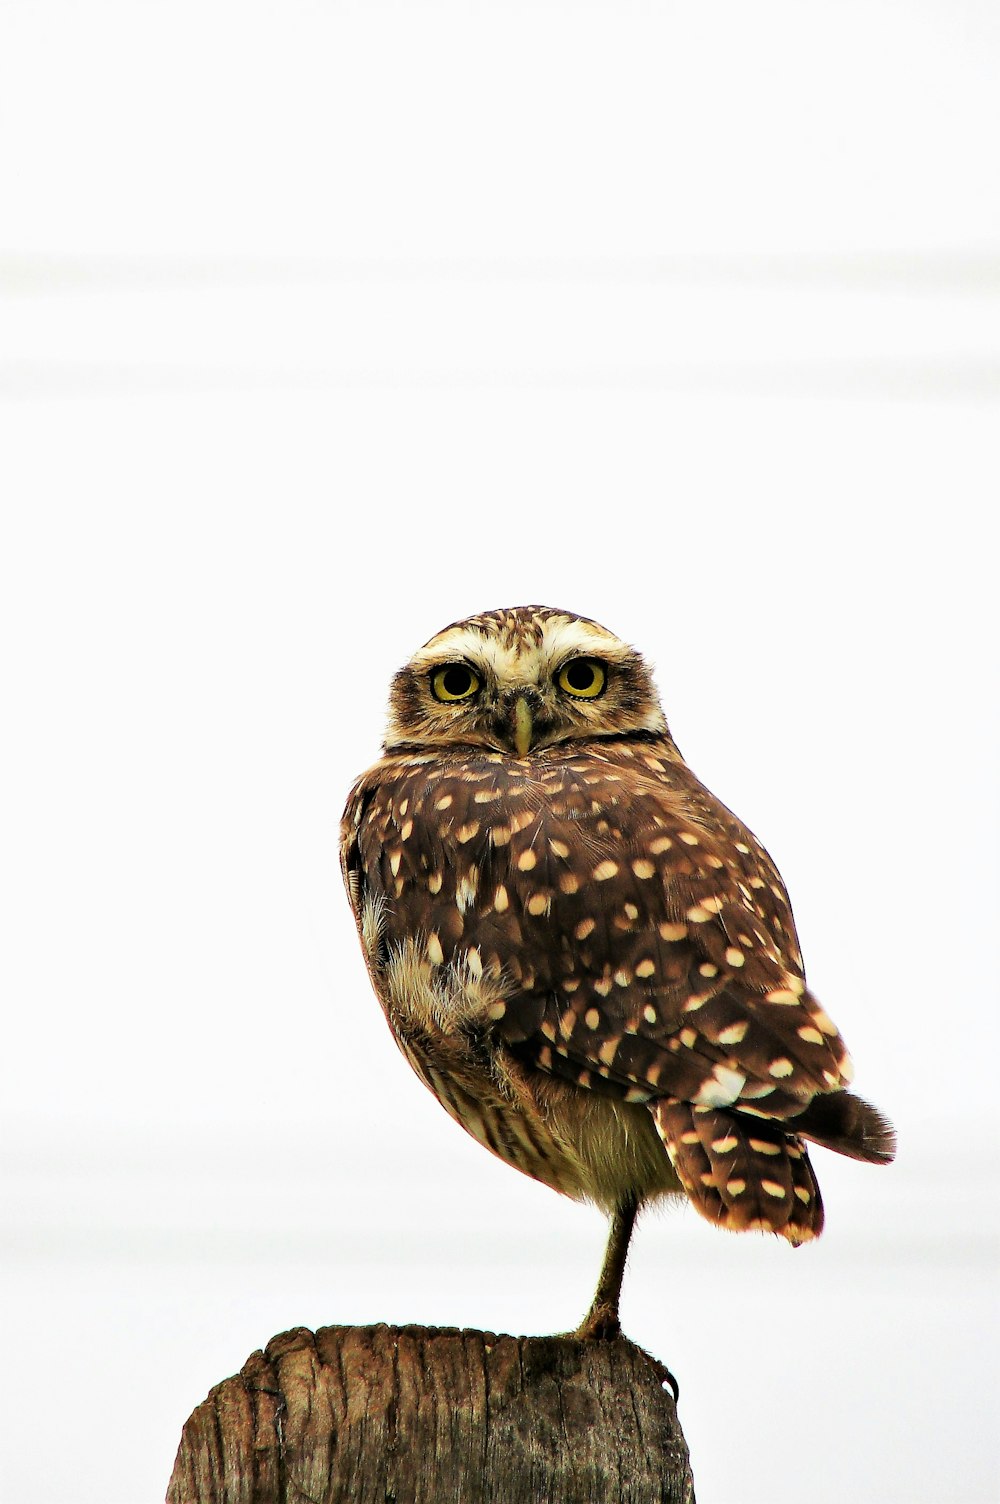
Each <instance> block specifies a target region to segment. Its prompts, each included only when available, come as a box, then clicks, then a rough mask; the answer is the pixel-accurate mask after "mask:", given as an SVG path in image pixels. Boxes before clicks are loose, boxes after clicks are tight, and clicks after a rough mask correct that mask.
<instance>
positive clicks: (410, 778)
mask: <svg viewBox="0 0 1000 1504" xmlns="http://www.w3.org/2000/svg"><path fill="white" fill-rule="evenodd" d="M341 854H342V864H343V872H344V878H345V881H346V884H347V889H348V893H349V896H350V901H351V905H352V908H353V911H354V916H355V919H356V921H357V926H358V930H359V933H360V936H361V941H362V945H363V949H364V953H365V958H366V962H367V965H368V970H369V973H370V975H371V979H372V983H373V986H374V989H375V992H376V993H377V995H378V998H379V1001H380V1002H381V1004H382V1007H383V1009H384V1012H385V1015H386V1018H387V1019H388V1022H389V1025H390V1028H391V1029H392V1032H393V1035H394V1037H395V1039H396V1042H397V1044H398V1045H399V1047H400V1048H401V1050H402V1051H403V1053H404V1055H405V1056H406V1058H407V1060H408V1061H409V1062H410V1065H411V1066H412V1067H413V1069H414V1070H415V1071H416V1073H417V1074H418V1076H420V1078H421V1079H422V1080H423V1081H424V1082H425V1084H426V1085H427V1086H428V1087H429V1088H430V1090H431V1091H432V1092H433V1093H434V1095H435V1096H436V1097H437V1098H438V1100H439V1101H440V1102H441V1104H442V1106H443V1107H444V1108H445V1109H446V1110H447V1111H448V1112H449V1113H450V1114H451V1116H452V1117H453V1118H455V1120H456V1121H457V1122H458V1123H460V1124H461V1125H462V1127H463V1128H465V1129H466V1130H467V1131H468V1132H469V1133H470V1134H472V1136H473V1137H474V1138H476V1139H477V1140H478V1141H479V1142H480V1143H481V1144H483V1145H484V1146H485V1147H486V1148H487V1149H490V1150H491V1151H492V1152H493V1153H494V1154H496V1155H498V1156H499V1157H500V1158H501V1159H503V1160H506V1162H507V1163H508V1164H511V1165H513V1166H514V1167H515V1168H516V1169H518V1170H521V1171H523V1172H524V1173H525V1174H527V1175H531V1176H533V1177H534V1178H535V1179H536V1180H540V1181H543V1182H544V1183H545V1184H546V1185H549V1186H551V1187H553V1189H555V1190H557V1191H561V1192H563V1193H565V1194H566V1195H568V1196H573V1197H577V1198H583V1199H587V1200H590V1201H593V1202H595V1203H597V1204H598V1205H599V1206H601V1207H602V1208H604V1210H605V1211H606V1212H608V1213H609V1215H610V1218H611V1231H610V1237H609V1243H608V1250H607V1253H606V1256H605V1263H604V1267H603V1269H602V1271H601V1277H600V1281H599V1283H598V1288H597V1292H596V1294H595V1297H594V1302H593V1304H592V1306H591V1309H590V1311H589V1313H588V1315H587V1317H586V1318H585V1319H584V1322H583V1324H582V1325H581V1327H580V1329H579V1334H580V1335H581V1336H591V1337H599V1336H609V1335H616V1334H617V1332H618V1330H619V1326H618V1299H619V1294H620V1289H621V1281H622V1275H623V1271H624V1266H625V1257H626V1253H627V1248H628V1243H629V1239H630V1236H631V1232H632V1226H633V1222H634V1219H635V1215H636V1211H637V1209H638V1208H639V1207H641V1206H642V1205H643V1204H645V1203H648V1202H651V1201H654V1200H656V1199H658V1198H660V1197H663V1196H676V1195H686V1196H687V1198H688V1199H689V1200H690V1201H691V1202H692V1203H693V1205H694V1206H695V1208H696V1209H697V1210H698V1211H699V1212H700V1213H701V1214H702V1216H704V1217H706V1218H708V1220H709V1221H711V1222H714V1223H715V1224H716V1225H717V1226H719V1227H723V1228H729V1229H732V1230H734V1231H740V1232H742V1231H750V1230H762V1231H766V1232H772V1233H777V1234H779V1235H780V1236H781V1237H783V1238H787V1239H788V1241H789V1242H790V1243H792V1244H800V1243H803V1242H805V1241H807V1240H809V1239H811V1238H815V1237H817V1236H818V1235H819V1233H820V1231H821V1230H822V1226H823V1203H822V1199H821V1197H820V1191H819V1186H818V1184H817V1182H816V1177H815V1175H814V1173H813V1168H812V1165H811V1163H810V1159H809V1151H808V1149H807V1147H806V1145H807V1143H810V1144H821V1145H823V1146H825V1147H826V1148H829V1149H834V1150H836V1151H837V1152H838V1153H841V1154H847V1155H850V1156H852V1157H853V1158H855V1159H861V1160H867V1161H869V1162H871V1163H876V1164H878V1163H886V1162H888V1161H889V1160H891V1159H892V1157H893V1154H894V1148H895V1145H894V1135H893V1131H892V1128H891V1127H890V1125H889V1124H888V1123H887V1121H886V1120H885V1119H884V1118H883V1117H882V1116H881V1115H880V1114H879V1113H878V1112H877V1111H876V1109H875V1108H873V1107H871V1106H870V1105H869V1104H868V1103H867V1102H865V1101H863V1100H862V1099H861V1098H860V1097H857V1096H855V1095H853V1094H852V1093H851V1092H849V1091H848V1090H847V1088H848V1086H849V1085H850V1082H851V1077H852V1068H851V1064H850V1060H849V1058H848V1055H847V1051H846V1049H845V1047H844V1043H843V1041H842V1039H841V1037H840V1034H839V1032H838V1030H837V1028H836V1025H835V1024H834V1023H833V1022H832V1021H831V1019H830V1017H829V1016H828V1014H827V1013H826V1012H825V1011H824V1010H823V1008H821V1007H820V1005H819V1003H818V1002H817V1000H816V999H815V998H814V997H813V995H812V993H811V992H810V991H809V990H808V988H807V986H806V980H805V971H804V969H803V964H802V956H801V954H800V951H799V946H798V941H797V939H796V934H795V926H794V923H793V921H792V913H791V909H790V907H789V902H788V897H787V895H786V893H785V888H784V885H783V883H782V881H781V877H780V875H779V873H778V871H777V868H776V867H775V865H774V863H773V862H772V861H771V859H770V857H769V856H768V854H767V852H766V851H765V850H764V848H763V847H762V846H761V845H760V843H759V842H758V841H757V839H756V838H755V837H754V836H753V835H752V834H751V832H750V831H749V830H747V828H746V827H745V826H744V825H742V824H741V823H740V821H739V820H738V819H737V818H736V816H735V815H733V814H732V813H731V812H730V811H729V810H728V809H727V808H726V807H725V805H723V804H721V803H720V802H719V800H718V799H716V798H715V797H714V795H712V794H711V793H709V791H708V790H707V789H706V788H705V787H704V785H703V784H701V783H699V781H698V779H697V778H696V777H695V776H694V774H693V773H692V772H691V770H690V769H689V768H688V766H687V764H686V763H685V762H684V760H683V758H682V757H681V755H680V753H679V751H678V750H677V747H676V745H675V744H674V741H673V738H672V737H671V735H670V732H669V730H668V727H667V722H666V720H665V718H664V715H663V711H662V709H661V707H660V703H659V699H658V697H657V694H656V691H655V688H654V685H653V682H652V678H651V674H650V671H649V669H648V667H647V666H646V664H645V663H644V661H643V659H642V658H641V656H640V655H639V654H638V653H637V652H636V651H635V650H634V649H632V648H630V647H629V646H627V645H626V644H625V643H624V642H622V641H621V640H620V639H619V638H617V637H615V636H614V635H613V634H612V633H611V632H609V631H607V630H606V629H605V628H604V627H602V626H599V625H598V624H597V622H594V621H591V620H589V619H587V618H586V617H580V616H574V615H573V614H571V613H569V612H566V611H559V610H553V609H550V608H548V607H542V606H525V607H517V608H513V609H509V610H498V611H489V612H486V613H484V614H483V615H481V616H474V617H470V618H469V619H468V620H466V621H461V622H457V623H455V624H454V625H452V626H450V627H446V628H445V629H444V630H443V631H442V632H439V633H438V634H437V635H436V636H435V637H432V638H431V640H430V641H429V642H428V643H427V644H426V645H425V646H424V647H422V648H421V649H420V650H419V651H418V652H417V653H416V654H415V655H414V657H413V658H412V659H411V660H410V662H409V663H408V664H407V665H406V666H405V667H404V668H402V669H400V671H399V672H398V673H397V674H396V676H395V678H394V680H393V683H392V688H391V696H390V704H389V719H388V731H387V735H386V740H385V748H384V754H383V756H382V757H381V758H380V760H379V761H378V762H377V763H376V764H375V765H374V767H372V768H370V769H369V770H368V772H366V773H364V774H363V775H362V777H361V778H359V779H358V781H357V783H356V784H355V786H354V788H353V790H352V791H351V795H350V798H349V800H348V803H347V808H346V810H345V813H344V820H343V828H342V847H341Z"/></svg>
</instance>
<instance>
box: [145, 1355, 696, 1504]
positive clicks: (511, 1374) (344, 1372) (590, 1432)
mask: <svg viewBox="0 0 1000 1504" xmlns="http://www.w3.org/2000/svg"><path fill="white" fill-rule="evenodd" d="M540 1500H544V1501H546V1504H602V1501H607V1504H654V1501H655V1504H694V1491H693V1486H692V1482H691V1469H690V1465H689V1463H688V1453H687V1446H686V1445H685V1442H684V1437H683V1434H682V1432H681V1429H680V1425H679V1423H678V1420H677V1412H676V1409H675V1406H674V1396H673V1392H672V1389H671V1387H670V1380H669V1375H668V1373H667V1370H666V1369H665V1368H663V1367H662V1366H661V1365H660V1364H659V1363H657V1362H656V1361H655V1359H653V1358H651V1357H650V1356H649V1354H648V1353H645V1352H643V1351H642V1349H641V1348H638V1347H635V1346H633V1344H632V1343H630V1342H626V1341H625V1340H624V1339H621V1340H618V1341H615V1342H581V1341H578V1340H577V1339H575V1338H573V1337H502V1336H501V1337H498V1336H494V1335H492V1334H491V1333H489V1332H477V1331H457V1330H453V1329H448V1328H435V1327H420V1326H405V1327H389V1326H373V1327H351V1326H329V1327H322V1328H321V1329H320V1330H319V1331H317V1332H316V1333H315V1335H314V1334H313V1333H312V1332H310V1331H307V1330H306V1329H305V1328H303V1327H299V1328H297V1329H296V1330H294V1331H291V1332H284V1333H282V1334H281V1335H280V1336H278V1337H274V1338H273V1339H272V1340H271V1341H270V1342H269V1343H268V1345H267V1347H266V1349H265V1350H264V1351H263V1352H256V1353H254V1354H253V1356H252V1357H251V1358H250V1359H249V1360H248V1361H247V1363H246V1364H245V1365H244V1367H243V1368H242V1369H241V1370H240V1372H239V1373H238V1374H237V1375H236V1376H235V1377H234V1378H231V1379H226V1380H225V1381H224V1383H222V1384H217V1385H216V1387H215V1388H214V1389H213V1390H212V1391H211V1392H210V1394H209V1396H208V1398H207V1399H206V1400H205V1401H204V1402H203V1403H202V1404H200V1405H199V1406H198V1408H197V1410H195V1412H194V1414H193V1415H192V1416H191V1418H190V1419H189V1420H188V1422H187V1424H186V1426H185V1427H184V1432H183V1435H182V1437H181V1444H180V1447H179V1449H178V1452H177V1460H176V1462H175V1464H174V1471H173V1475H172V1477H171V1480H170V1487H169V1490H168V1493H167V1504H341V1501H343V1504H347V1501H351V1504H450V1501H456V1504H539V1501H540Z"/></svg>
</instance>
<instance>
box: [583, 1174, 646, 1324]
mask: <svg viewBox="0 0 1000 1504" xmlns="http://www.w3.org/2000/svg"><path fill="white" fill-rule="evenodd" d="M638 1210H639V1203H638V1201H637V1200H636V1198H635V1196H626V1197H624V1198H623V1199H622V1200H621V1201H619V1203H618V1205H617V1206H616V1207H615V1210H614V1213H613V1215H612V1218H611V1230H610V1232H609V1233H608V1246H607V1249H606V1250H605V1254H604V1264H603V1266H602V1268H601V1277H600V1279H599V1280H598V1281H597V1289H596V1290H595V1291H594V1299H593V1301H592V1302H591V1306H590V1310H589V1311H588V1312H587V1314H586V1316H585V1317H584V1318H583V1321H582V1322H581V1323H580V1325H579V1326H578V1327H577V1329H576V1331H575V1332H574V1333H573V1336H574V1337H579V1338H581V1339H582V1340H583V1341H592V1340H597V1341H601V1340H609V1339H612V1338H615V1337H620V1336H621V1330H622V1329H621V1323H620V1322H619V1320H618V1301H619V1300H620V1298H621V1293H622V1279H623V1277H624V1274H625V1260H626V1258H627V1257H628V1245H629V1241H630V1239H631V1237H632V1229H633V1227H634V1226H635V1217H636V1212H637V1211H638Z"/></svg>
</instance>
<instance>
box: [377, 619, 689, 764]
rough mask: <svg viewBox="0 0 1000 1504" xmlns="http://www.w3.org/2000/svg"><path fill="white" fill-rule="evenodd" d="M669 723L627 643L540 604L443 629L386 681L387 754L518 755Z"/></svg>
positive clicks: (656, 731) (659, 731) (658, 730)
mask: <svg viewBox="0 0 1000 1504" xmlns="http://www.w3.org/2000/svg"><path fill="white" fill-rule="evenodd" d="M639 731H645V732H649V733H652V734H653V735H657V736H663V735H665V734H666V731H667V723H666V721H665V719H664V716H663V711H662V710H661V709H660V702H659V699H658V697H657V694H656V690H655V689H654V687H653V681H652V677H651V675H650V672H649V670H648V668H647V667H646V665H645V663H644V662H643V660H642V658H641V657H640V655H639V654H638V653H637V652H636V651H635V649H634V648H630V647H629V646H628V645H627V643H624V642H622V641H621V639H620V638H618V637H615V635H614V634H613V633H612V632H609V631H608V630H607V629H606V628H605V627H602V626H600V625H599V624H598V623H597V622H596V621H590V620H589V619H588V618H587V617H585V616H574V615H573V614H572V612H569V611H557V610H554V609H552V608H551V607H548V606H515V607H511V608H509V609H506V610H499V611H487V612H484V613H483V614H482V615H481V616H470V617H469V618H468V619H467V620H465V621H459V622H453V623H452V625H451V626H449V627H445V628H444V630H443V631H441V632H438V633H437V634H436V635H435V636H434V637H432V638H431V640H430V641H429V642H427V643H425V644H424V646H423V647H422V648H420V650H419V651H418V652H417V653H415V654H414V656H413V657H412V658H411V659H410V662H409V663H408V664H406V666H405V667H404V668H401V669H400V670H399V672H398V673H397V674H396V676H395V678H394V679H393V682H392V691H391V695H390V700H389V724H388V729H387V733H386V741H385V745H386V750H387V751H391V750H392V749H393V748H395V747H400V746H408V747H414V746H421V747H442V746H463V747H469V746H474V747H488V748H490V749H491V750H492V751H495V752H506V753H509V754H510V755H512V756H514V757H526V756H527V755H528V754H529V753H530V752H531V751H533V750H535V749H536V748H540V747H550V746H553V745H555V744H556V743H559V742H569V741H593V740H594V739H595V738H599V737H607V736H620V735H623V734H626V733H630V732H631V733H635V732H639Z"/></svg>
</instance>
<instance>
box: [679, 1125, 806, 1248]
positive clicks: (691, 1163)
mask: <svg viewBox="0 0 1000 1504" xmlns="http://www.w3.org/2000/svg"><path fill="white" fill-rule="evenodd" d="M649 1110H650V1112H651V1113H652V1116H653V1121H654V1123H655V1124H656V1128H657V1131H658V1133H659V1135H660V1138H661V1139H662V1140H663V1144H664V1147H665V1148H666V1151H667V1153H668V1155H669V1156H670V1162H671V1164H672V1165H673V1167H674V1172H675V1174H676V1175H677V1178H678V1180H679V1181H680V1183H681V1185H682V1186H683V1188H684V1190H685V1191H686V1192H687V1194H688V1197H689V1198H690V1200H691V1201H692V1202H693V1203H694V1205H695V1207H696V1209H697V1210H698V1211H699V1212H700V1213H701V1215H702V1216H703V1217H706V1218H707V1219H708V1221H709V1222H714V1223H715V1225H716V1226H717V1227H726V1228H729V1229H730V1231H732V1232H752V1231H761V1232H773V1233H777V1234H778V1235H779V1237H782V1238H787V1239H788V1241H789V1242H790V1243H792V1244H794V1245H796V1246H797V1245H798V1244H799V1243H806V1242H808V1241H809V1240H810V1239H811V1238H818V1237H819V1235H820V1233H821V1232H822V1230H823V1200H822V1197H821V1196H820V1192H819V1186H818V1185H817V1184H816V1177H815V1176H814V1175H813V1172H812V1166H811V1165H810V1163H809V1156H808V1155H807V1153H806V1151H805V1149H804V1147H803V1145H802V1143H801V1140H800V1139H799V1138H798V1137H797V1136H796V1135H795V1134H794V1133H789V1132H788V1131H787V1129H786V1126H785V1125H784V1124H783V1123H780V1122H777V1121H774V1120H770V1121H769V1120H767V1119H764V1118H758V1117H754V1118H746V1117H742V1116H741V1115H740V1114H739V1113H738V1112H729V1111H726V1110H725V1109H723V1108H717V1107H694V1106H692V1104H691V1103H690V1102H680V1101H677V1100H676V1099H674V1098H671V1097H661V1098H660V1099H659V1100H658V1101H654V1102H650V1104H649Z"/></svg>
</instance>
